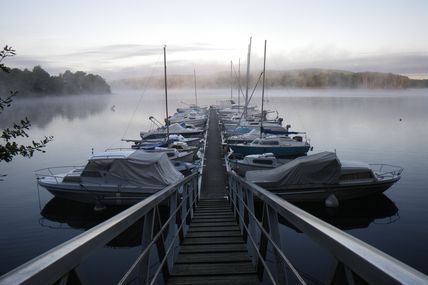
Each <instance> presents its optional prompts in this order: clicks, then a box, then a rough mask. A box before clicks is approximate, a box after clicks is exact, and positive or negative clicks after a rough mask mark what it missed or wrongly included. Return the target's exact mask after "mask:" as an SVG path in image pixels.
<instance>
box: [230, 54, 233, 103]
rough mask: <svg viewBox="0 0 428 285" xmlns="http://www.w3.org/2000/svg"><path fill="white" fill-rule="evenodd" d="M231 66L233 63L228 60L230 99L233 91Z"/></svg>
mask: <svg viewBox="0 0 428 285" xmlns="http://www.w3.org/2000/svg"><path fill="white" fill-rule="evenodd" d="M232 68H233V63H232V61H230V100H232V92H233V76H232Z"/></svg>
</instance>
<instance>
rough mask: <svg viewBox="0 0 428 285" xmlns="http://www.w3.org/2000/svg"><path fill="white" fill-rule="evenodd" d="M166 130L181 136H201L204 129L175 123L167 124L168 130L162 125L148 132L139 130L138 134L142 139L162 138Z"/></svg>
mask: <svg viewBox="0 0 428 285" xmlns="http://www.w3.org/2000/svg"><path fill="white" fill-rule="evenodd" d="M183 125H184V126H183ZM168 131H169V134H170V135H171V134H173V135H182V136H183V137H202V135H203V133H204V131H205V130H204V129H203V128H194V127H191V126H186V125H185V124H179V123H175V124H171V125H170V126H169V130H167V128H166V127H165V126H163V127H160V128H157V129H154V130H150V131H148V132H140V136H141V138H142V139H143V140H147V139H158V138H164V137H166V136H167V132H168Z"/></svg>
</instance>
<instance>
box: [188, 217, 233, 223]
mask: <svg viewBox="0 0 428 285" xmlns="http://www.w3.org/2000/svg"><path fill="white" fill-rule="evenodd" d="M221 222H235V219H234V218H233V217H227V218H224V217H222V218H212V219H209V218H194V219H193V220H192V223H221Z"/></svg>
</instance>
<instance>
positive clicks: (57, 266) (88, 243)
mask: <svg viewBox="0 0 428 285" xmlns="http://www.w3.org/2000/svg"><path fill="white" fill-rule="evenodd" d="M198 175H199V174H198V173H194V174H192V175H190V176H187V177H185V178H183V179H182V180H181V181H179V182H177V183H175V184H173V185H170V186H167V187H166V188H165V189H163V190H161V191H159V192H156V193H154V194H153V195H151V196H149V197H148V198H146V199H145V200H143V201H141V202H139V203H138V204H136V205H134V206H132V207H130V208H128V209H126V210H124V211H123V212H121V213H119V214H117V215H116V216H114V217H112V218H110V219H109V220H107V221H105V222H103V223H101V224H99V225H97V226H95V227H93V228H91V229H89V230H88V231H86V232H84V233H82V234H80V235H78V236H76V237H74V238H72V239H70V240H68V241H66V242H64V243H63V244H61V245H59V246H57V247H55V248H53V249H51V250H49V251H47V252H45V253H43V254H42V255H40V256H38V257H36V258H34V259H32V260H30V261H28V262H27V263H25V264H23V265H21V266H19V267H18V268H16V269H14V270H12V271H10V272H9V273H6V274H5V275H3V276H1V277H0V285H6V284H52V283H54V282H57V281H58V280H61V279H62V278H67V276H68V274H69V273H70V272H72V271H73V270H75V268H76V267H77V266H78V265H79V264H80V263H81V262H82V260H83V259H84V258H85V257H86V256H88V255H90V253H92V252H94V250H96V249H97V248H99V247H102V246H104V245H105V244H107V243H108V242H109V241H110V240H112V239H113V238H115V237H117V236H118V235H119V234H120V233H122V232H123V231H124V230H126V229H127V228H128V227H129V226H131V225H132V224H134V223H135V222H137V221H138V220H140V219H141V218H143V217H144V223H146V219H147V221H149V222H150V217H152V218H153V215H155V216H156V214H155V213H154V212H155V209H157V206H158V205H159V204H160V203H162V202H163V201H165V200H167V199H170V201H174V198H176V199H175V201H177V200H180V201H183V202H184V204H183V203H179V205H178V206H176V208H175V209H174V210H178V212H177V211H175V212H174V213H179V212H180V211H181V209H182V207H184V208H185V210H187V209H186V208H187V202H186V201H187V197H183V199H182V198H181V197H182V196H183V195H186V192H187V195H189V194H190V195H191V196H192V200H191V203H189V204H190V205H191V206H189V211H187V213H190V215H192V213H193V211H192V206H193V203H195V201H197V200H199V195H198V192H199V191H198V186H197V185H198V184H197V179H198ZM187 186H191V187H187ZM181 187H185V188H186V189H187V191H183V194H182V195H180V194H179V191H178V189H179V188H181ZM174 205H176V203H174ZM180 205H181V207H180ZM183 205H184V206H183ZM185 212H186V211H185ZM147 214H149V218H147ZM175 215H177V214H175ZM186 215H188V214H186ZM172 216H174V214H173V215H172ZM186 218H187V217H182V218H181V219H180V220H181V221H182V223H183V221H186ZM153 220H154V218H153ZM148 224H150V223H148ZM179 226H180V225H178V227H179ZM147 227H149V226H147ZM162 228H163V229H164V228H165V227H162V226H161V227H160V229H159V230H161V229H162ZM181 229H182V227H181ZM143 235H145V238H148V239H149V240H148V241H147V240H146V241H147V245H148V244H153V243H150V241H151V240H152V236H159V235H156V233H153V232H150V233H147V232H146V233H143ZM180 235H183V234H182V233H180ZM160 236H162V235H160ZM143 242H144V241H142V243H143ZM146 258H150V256H147V257H146ZM148 264H149V263H148V262H147V267H148Z"/></svg>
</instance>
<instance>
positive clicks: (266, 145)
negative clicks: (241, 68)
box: [228, 41, 310, 157]
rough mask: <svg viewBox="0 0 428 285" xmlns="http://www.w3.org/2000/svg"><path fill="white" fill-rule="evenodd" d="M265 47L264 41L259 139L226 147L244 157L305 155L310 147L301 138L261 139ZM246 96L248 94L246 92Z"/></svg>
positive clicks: (272, 137)
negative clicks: (254, 155) (255, 155)
mask: <svg viewBox="0 0 428 285" xmlns="http://www.w3.org/2000/svg"><path fill="white" fill-rule="evenodd" d="M266 45H267V41H265V48H264V61H263V84H262V110H261V119H260V123H259V124H260V133H259V137H258V138H257V139H255V140H254V141H252V142H251V143H249V144H242V143H238V144H229V145H228V146H229V148H231V149H232V150H233V151H234V152H235V153H239V154H242V155H244V156H245V155H249V154H263V153H272V154H273V155H275V156H279V157H289V156H293V157H294V156H300V155H305V154H306V153H307V152H308V151H309V149H310V145H309V143H308V142H307V141H303V138H302V137H301V136H296V137H294V138H290V137H288V136H270V137H263V124H264V123H263V113H264V90H265V79H266ZM250 51H251V41H250V48H249V52H250ZM248 69H249V68H248ZM248 69H247V80H248V77H249V75H248V72H249V70H248ZM247 85H248V84H247ZM247 89H248V87H247ZM246 95H248V92H246ZM245 101H246V102H245V104H246V105H247V104H248V99H247V98H246V100H245ZM245 115H247V112H246V113H245ZM287 131H288V130H287Z"/></svg>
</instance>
